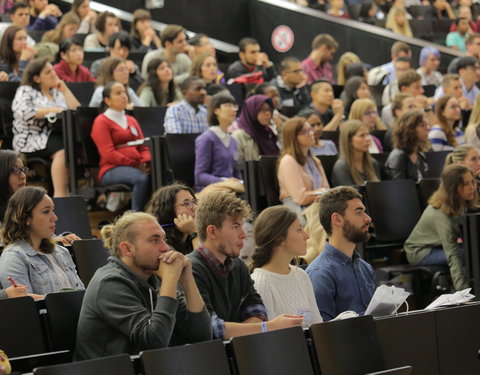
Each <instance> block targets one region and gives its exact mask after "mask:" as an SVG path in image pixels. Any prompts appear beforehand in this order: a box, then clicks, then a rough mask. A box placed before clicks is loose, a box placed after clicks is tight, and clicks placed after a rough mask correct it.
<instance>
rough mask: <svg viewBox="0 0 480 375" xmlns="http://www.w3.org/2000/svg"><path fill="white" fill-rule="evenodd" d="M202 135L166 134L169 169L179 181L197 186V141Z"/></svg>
mask: <svg viewBox="0 0 480 375" xmlns="http://www.w3.org/2000/svg"><path fill="white" fill-rule="evenodd" d="M199 135H200V134H166V135H165V143H166V148H167V153H168V160H169V163H168V164H169V167H170V169H171V170H172V172H173V177H174V178H175V180H177V181H183V182H184V183H185V184H187V186H190V187H192V188H193V187H194V185H195V139H196V138H197V137H198V136H199Z"/></svg>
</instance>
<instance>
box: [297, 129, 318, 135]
mask: <svg viewBox="0 0 480 375" xmlns="http://www.w3.org/2000/svg"><path fill="white" fill-rule="evenodd" d="M313 133H314V132H313V129H312V128H310V129H302V130H300V131H299V132H298V134H300V135H309V134H313Z"/></svg>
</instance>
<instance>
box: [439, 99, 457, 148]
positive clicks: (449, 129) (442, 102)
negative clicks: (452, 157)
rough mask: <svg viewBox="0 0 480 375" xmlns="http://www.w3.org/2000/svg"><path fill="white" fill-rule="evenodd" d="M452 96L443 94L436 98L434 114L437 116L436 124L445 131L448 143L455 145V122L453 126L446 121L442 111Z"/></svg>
mask: <svg viewBox="0 0 480 375" xmlns="http://www.w3.org/2000/svg"><path fill="white" fill-rule="evenodd" d="M452 98H453V96H451V95H445V96H442V97H441V98H440V99H438V100H437V102H436V103H435V115H436V116H437V119H438V124H439V125H440V127H441V128H442V130H443V132H444V133H445V136H446V137H447V141H448V143H449V144H451V145H452V146H453V147H456V146H457V140H456V139H455V130H454V129H455V126H456V125H457V124H456V123H454V124H453V126H451V125H450V124H449V123H448V120H447V119H446V118H445V116H444V115H443V112H444V111H445V107H446V106H447V103H448V102H449V100H450V99H452Z"/></svg>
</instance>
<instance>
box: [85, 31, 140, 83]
mask: <svg viewBox="0 0 480 375" xmlns="http://www.w3.org/2000/svg"><path fill="white" fill-rule="evenodd" d="M130 49H131V41H130V35H128V33H127V32H126V31H117V32H115V33H113V34H112V35H110V37H109V38H108V53H109V57H119V58H121V59H122V60H125V65H126V66H127V69H128V84H129V86H130V87H132V89H133V90H137V89H138V87H139V86H140V85H141V84H142V83H143V78H142V75H141V74H140V69H139V68H138V66H137V64H135V63H134V62H133V61H132V60H128V55H129V54H130ZM106 59H108V57H102V58H101V59H98V60H95V61H94V62H92V65H91V66H90V72H91V73H92V76H94V77H95V78H98V76H99V75H100V70H101V68H102V65H103V63H104V62H105V60H106Z"/></svg>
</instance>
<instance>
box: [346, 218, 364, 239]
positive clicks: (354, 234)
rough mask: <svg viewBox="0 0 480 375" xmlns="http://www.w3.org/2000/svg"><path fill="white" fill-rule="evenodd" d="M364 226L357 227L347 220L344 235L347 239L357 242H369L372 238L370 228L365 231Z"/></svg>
mask: <svg viewBox="0 0 480 375" xmlns="http://www.w3.org/2000/svg"><path fill="white" fill-rule="evenodd" d="M362 228H364V227H362ZM362 228H357V227H356V226H354V225H353V224H352V223H351V222H350V221H348V220H345V225H344V227H343V236H344V237H345V239H347V240H348V241H350V242H352V243H355V244H357V243H362V242H367V241H368V240H369V238H370V233H368V229H367V231H364V230H363V229H362Z"/></svg>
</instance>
